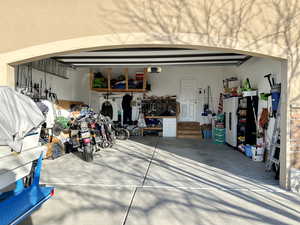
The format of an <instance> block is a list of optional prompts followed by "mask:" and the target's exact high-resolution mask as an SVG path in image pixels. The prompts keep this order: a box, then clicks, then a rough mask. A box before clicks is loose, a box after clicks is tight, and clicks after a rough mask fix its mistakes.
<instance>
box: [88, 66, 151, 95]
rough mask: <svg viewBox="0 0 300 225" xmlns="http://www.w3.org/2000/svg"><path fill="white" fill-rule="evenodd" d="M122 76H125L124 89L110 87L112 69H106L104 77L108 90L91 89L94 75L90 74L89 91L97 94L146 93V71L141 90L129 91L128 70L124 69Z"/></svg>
mask: <svg viewBox="0 0 300 225" xmlns="http://www.w3.org/2000/svg"><path fill="white" fill-rule="evenodd" d="M123 72H124V75H125V89H114V88H112V87H111V82H110V81H111V78H112V69H111V68H108V69H106V77H107V86H108V88H94V87H93V79H94V74H93V73H92V72H90V74H89V75H90V89H91V90H92V91H97V92H129V93H130V92H136V93H144V92H147V89H146V86H147V78H148V73H147V69H146V68H145V69H144V80H143V88H141V89H130V88H129V87H128V80H129V79H128V68H124V71H123Z"/></svg>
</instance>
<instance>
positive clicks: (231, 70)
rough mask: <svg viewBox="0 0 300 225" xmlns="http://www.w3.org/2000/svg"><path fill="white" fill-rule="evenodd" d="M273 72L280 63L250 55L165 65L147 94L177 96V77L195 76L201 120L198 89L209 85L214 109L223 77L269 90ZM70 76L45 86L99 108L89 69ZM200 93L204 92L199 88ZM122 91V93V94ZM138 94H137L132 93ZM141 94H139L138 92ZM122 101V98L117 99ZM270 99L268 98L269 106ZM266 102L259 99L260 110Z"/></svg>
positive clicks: (278, 73) (37, 76)
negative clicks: (236, 60)
mask: <svg viewBox="0 0 300 225" xmlns="http://www.w3.org/2000/svg"><path fill="white" fill-rule="evenodd" d="M122 71H123V69H122V68H113V77H117V76H118V75H120V74H122ZM137 71H143V68H142V67H140V68H129V74H130V75H132V76H133V75H134V74H135V73H136V72H137ZM268 73H272V74H274V77H275V78H276V80H277V81H278V82H280V77H281V63H280V62H279V61H276V60H273V59H265V58H257V57H253V58H251V59H250V60H248V61H247V62H245V63H244V64H242V65H241V66H196V65H193V66H191V65H190V66H164V67H162V72H161V73H159V74H149V82H150V83H151V91H150V92H148V93H147V95H156V96H165V95H176V96H177V98H178V99H179V98H180V81H181V80H182V79H194V80H195V82H196V87H197V90H196V92H197V93H196V99H195V102H196V120H197V121H201V112H202V111H203V104H204V103H206V101H207V100H206V95H204V94H199V89H202V90H203V89H206V88H207V86H208V85H209V86H210V87H211V94H212V104H213V109H214V111H215V112H216V111H217V106H218V104H219V95H220V93H221V92H222V90H223V82H222V81H223V79H224V78H228V77H232V76H237V77H238V78H239V79H241V80H244V79H245V78H247V77H248V78H249V79H250V82H251V84H252V86H253V87H254V88H258V91H259V93H261V92H265V93H268V92H270V88H269V84H268V82H267V80H266V79H265V78H264V77H263V76H264V75H266V74H268ZM68 74H69V75H68V76H69V77H70V79H68V80H64V79H61V78H58V77H55V76H48V77H47V83H48V87H49V86H51V87H52V89H53V90H54V91H55V92H56V93H57V95H58V98H59V99H64V100H76V101H83V102H85V103H89V104H90V106H91V107H92V108H94V109H95V110H96V111H98V110H100V108H99V102H101V99H100V97H101V96H102V94H103V93H97V92H93V91H90V90H89V77H88V69H77V70H72V69H70V70H69V72H68ZM33 77H34V78H33V79H34V80H35V81H36V82H37V81H39V80H40V79H43V77H44V73H43V72H39V71H36V70H34V72H33ZM202 93H203V92H202ZM121 95H123V94H121ZM135 95H137V94H135ZM139 95H140V94H139ZM118 101H121V98H120V99H118ZM270 105H271V103H270V102H269V106H270ZM263 107H266V103H264V102H260V104H259V112H260V111H261V109H262V108H263Z"/></svg>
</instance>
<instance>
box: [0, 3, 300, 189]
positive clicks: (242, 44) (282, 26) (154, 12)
mask: <svg viewBox="0 0 300 225" xmlns="http://www.w3.org/2000/svg"><path fill="white" fill-rule="evenodd" d="M299 11H300V1H297V0H275V1H274V0H246V1H240V0H215V1H208V0H164V1H162V0H143V1H141V0H89V1H86V0H43V1H40V0H27V1H20V0H3V1H1V3H0V15H1V20H0V27H1V28H2V30H1V35H0V74H1V75H0V85H13V84H14V81H13V78H12V77H13V76H11V75H12V73H13V69H12V67H10V66H8V64H14V63H17V62H24V61H26V60H32V59H36V58H42V57H46V56H51V55H54V54H57V53H62V52H70V51H77V50H83V49H97V48H112V47H116V46H130V45H135V46H145V45H148V46H154V45H159V46H178V47H179V46H180V47H190V48H201V47H207V48H221V49H224V50H225V51H235V52H246V53H248V54H250V55H259V56H263V55H265V56H271V57H277V58H281V59H287V60H288V64H287V73H288V76H287V77H285V78H284V79H283V80H282V83H283V85H284V88H283V98H282V99H283V100H284V101H282V121H283V122H282V123H283V124H285V126H284V127H282V136H284V140H285V139H286V140H287V141H285V142H284V143H282V151H283V152H284V153H286V154H282V155H283V158H282V164H281V167H282V168H281V170H282V173H281V185H282V186H283V187H287V186H288V180H289V173H288V171H289V169H290V167H297V166H295V165H298V164H297V163H294V162H295V160H296V161H297V160H298V159H297V157H295V154H296V155H297V154H298V150H297V148H291V147H290V141H289V140H290V134H291V133H295V132H296V130H293V129H292V130H290V128H289V126H288V125H287V124H290V116H291V115H292V116H293V113H294V111H293V110H291V107H290V105H291V104H293V105H297V104H298V102H299V101H300V99H299V96H300V80H299V72H300V66H299V63H300V50H299V49H298V46H299V44H300V34H299V32H298V27H300V26H299V25H300V19H299V16H300V15H299V13H298V12H299ZM296 113H297V112H295V114H296ZM299 124H300V123H299ZM296 127H297V125H296ZM299 144H300V143H299ZM290 156H292V158H293V160H291V157H290ZM299 160H300V159H299ZM291 162H293V164H291Z"/></svg>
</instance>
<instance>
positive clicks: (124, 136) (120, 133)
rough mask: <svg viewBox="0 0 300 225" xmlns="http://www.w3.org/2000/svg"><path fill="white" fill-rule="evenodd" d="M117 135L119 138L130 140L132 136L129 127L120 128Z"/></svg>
mask: <svg viewBox="0 0 300 225" xmlns="http://www.w3.org/2000/svg"><path fill="white" fill-rule="evenodd" d="M116 136H117V139H118V140H128V139H129V137H130V133H129V131H128V130H127V129H125V128H120V129H118V131H117V133H116Z"/></svg>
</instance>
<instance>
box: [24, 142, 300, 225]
mask: <svg viewBox="0 0 300 225" xmlns="http://www.w3.org/2000/svg"><path fill="white" fill-rule="evenodd" d="M42 177H43V178H42V182H43V183H45V184H47V185H53V186H55V187H56V194H55V196H54V198H53V199H51V200H49V201H48V202H47V203H45V204H44V206H43V207H42V208H41V209H39V210H38V211H36V212H35V213H34V214H33V215H32V216H31V217H30V218H29V219H28V220H26V221H24V222H23V225H25V224H26V225H30V224H34V225H44V224H45V225H54V224H62V225H74V224H80V225H95V224H104V225H111V224H113V225H125V224H126V225H134V224H136V225H158V224H162V225H177V224H185V225H189V224H190V225H196V224H197V225H198V224H210V225H212V224H218V225H220V224H222V225H224V224H241V225H243V224H249V225H250V224H299V221H300V197H299V196H298V195H296V194H293V193H290V192H286V191H284V190H282V189H280V188H279V187H278V183H277V181H275V180H274V179H273V177H274V174H272V173H266V172H265V171H264V164H263V163H259V162H253V161H251V160H250V159H248V158H246V157H245V156H244V155H242V154H240V153H239V152H237V151H234V150H233V149H231V148H229V147H226V146H224V145H215V144H213V143H211V142H207V141H199V140H182V139H163V138H157V137H146V138H143V139H141V138H137V139H133V140H129V141H122V142H119V143H118V144H117V145H116V146H115V147H114V148H113V149H106V150H104V151H102V152H101V153H100V154H98V155H97V156H96V158H95V160H94V162H92V163H86V162H84V161H83V160H82V159H81V158H80V156H78V155H74V154H68V155H65V156H63V157H61V158H59V159H56V160H54V161H51V160H50V161H48V160H47V161H44V169H43V174H42Z"/></svg>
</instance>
